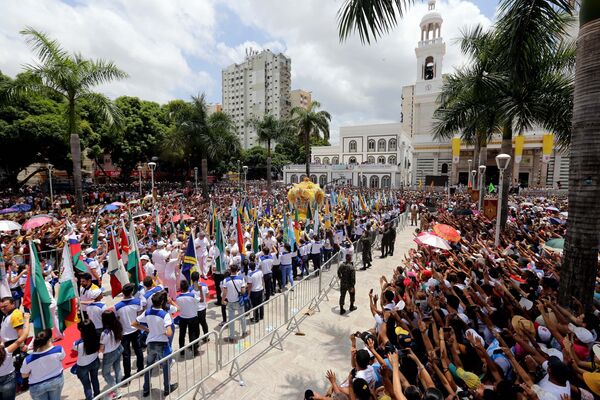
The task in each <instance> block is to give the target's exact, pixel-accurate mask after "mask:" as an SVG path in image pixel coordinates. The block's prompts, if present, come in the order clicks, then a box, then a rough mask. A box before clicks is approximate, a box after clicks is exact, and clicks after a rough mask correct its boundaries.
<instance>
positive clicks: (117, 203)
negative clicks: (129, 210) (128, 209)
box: [109, 201, 125, 207]
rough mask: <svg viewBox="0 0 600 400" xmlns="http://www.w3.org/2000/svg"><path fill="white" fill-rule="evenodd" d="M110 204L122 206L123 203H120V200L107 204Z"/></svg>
mask: <svg viewBox="0 0 600 400" xmlns="http://www.w3.org/2000/svg"><path fill="white" fill-rule="evenodd" d="M109 205H110V206H117V207H123V206H124V205H125V204H124V203H121V202H120V201H113V202H112V203H110V204H109Z"/></svg>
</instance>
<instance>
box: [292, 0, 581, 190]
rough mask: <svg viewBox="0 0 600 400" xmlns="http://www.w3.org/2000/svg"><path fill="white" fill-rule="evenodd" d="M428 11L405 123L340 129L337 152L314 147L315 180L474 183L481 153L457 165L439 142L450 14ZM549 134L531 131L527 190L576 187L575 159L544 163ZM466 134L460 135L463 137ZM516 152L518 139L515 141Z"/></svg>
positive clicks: (550, 158) (525, 162)
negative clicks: (437, 118) (435, 130)
mask: <svg viewBox="0 0 600 400" xmlns="http://www.w3.org/2000/svg"><path fill="white" fill-rule="evenodd" d="M428 8H429V9H428V12H427V14H425V15H424V16H423V18H422V19H421V22H420V24H419V25H420V26H419V28H420V32H421V40H420V41H419V42H418V43H417V47H416V48H415V55H416V81H415V83H414V84H413V85H409V86H404V87H403V88H402V112H401V115H400V122H395V123H388V124H375V125H363V126H345V127H341V128H340V141H339V144H338V145H334V146H317V147H313V148H312V158H311V159H312V166H311V177H310V178H311V179H312V180H313V181H314V182H318V183H319V184H321V185H322V186H323V185H324V184H326V183H330V182H333V183H335V182H341V183H347V184H350V183H351V184H353V185H359V184H360V183H362V185H363V186H365V187H372V188H389V187H392V188H394V187H396V188H397V187H404V186H410V185H416V184H418V183H420V182H423V183H425V184H429V183H430V182H432V181H433V182H434V184H435V185H445V184H446V183H447V182H450V184H451V185H456V184H459V183H461V184H464V185H466V184H467V181H468V176H469V170H470V169H471V170H473V169H476V168H477V166H476V163H475V162H473V163H469V160H475V158H476V157H475V152H474V148H473V146H471V145H467V144H466V143H462V144H461V148H460V155H459V157H458V160H456V158H455V159H454V161H457V162H456V163H455V164H454V165H453V156H452V146H451V141H450V140H445V141H438V140H436V139H434V138H433V135H432V132H431V131H432V126H433V114H434V112H435V110H436V109H437V107H438V105H439V102H438V97H439V95H440V93H441V91H442V86H443V83H444V76H443V74H442V67H443V61H444V56H445V54H446V43H445V41H444V39H443V36H442V25H443V22H444V20H443V18H442V15H441V14H440V13H439V12H438V11H437V10H436V0H429V1H428ZM547 133H548V132H544V131H543V130H541V129H534V130H531V131H528V132H525V133H524V135H523V136H524V143H523V151H522V157H520V162H518V163H515V162H514V159H515V157H514V154H511V156H513V157H512V160H511V168H513V182H514V183H515V184H516V183H517V182H518V183H520V184H521V186H522V187H551V188H552V187H557V186H558V183H560V184H561V185H562V187H563V188H566V187H567V185H568V176H569V175H568V169H569V157H568V152H567V153H562V152H560V151H559V150H558V149H556V146H552V150H551V153H550V154H546V156H544V157H543V150H542V148H543V147H542V144H543V140H544V139H543V138H544V135H545V134H547ZM457 136H459V132H457ZM500 145H501V138H500V135H498V136H497V137H494V138H493V140H492V141H491V142H490V143H488V149H487V160H486V167H487V169H486V181H487V182H490V181H492V182H497V181H498V169H497V167H496V162H495V157H496V155H498V154H499V153H500ZM513 148H514V139H513ZM304 170H305V168H304V165H288V166H286V167H284V170H283V175H284V181H285V183H288V184H289V183H296V182H298V181H301V180H302V179H303V178H304V177H305V175H304Z"/></svg>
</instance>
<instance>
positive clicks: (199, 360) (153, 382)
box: [94, 331, 219, 400]
mask: <svg viewBox="0 0 600 400" xmlns="http://www.w3.org/2000/svg"><path fill="white" fill-rule="evenodd" d="M206 340H208V342H206V343H204V342H205V341H206ZM195 345H198V346H199V354H198V355H197V356H195V357H194V356H193V355H192V354H193V352H192V348H193V346H195ZM182 351H183V352H185V358H184V359H183V360H182V359H181V358H180V354H181V352H182ZM218 355H219V341H218V337H217V333H216V332H214V331H211V332H208V333H207V334H205V335H203V336H201V337H199V338H198V339H196V340H194V341H193V342H191V343H188V344H187V345H185V346H184V347H182V348H180V349H177V350H173V352H172V353H171V354H169V355H168V356H166V357H163V358H162V359H160V360H159V361H157V362H155V363H154V364H152V365H149V366H147V367H146V368H144V369H143V370H141V371H140V372H138V373H136V374H134V375H132V376H130V377H129V378H127V379H125V380H123V381H121V382H120V383H118V384H116V385H115V386H113V387H111V388H108V389H106V390H105V391H103V392H102V393H100V394H99V395H98V396H96V397H94V400H104V399H106V398H108V396H109V394H110V393H111V392H114V391H116V390H118V391H119V392H120V393H121V394H122V395H123V397H124V398H142V394H143V384H144V375H145V374H146V373H147V372H148V373H150V387H151V396H150V398H151V399H156V398H160V399H163V398H167V399H179V398H181V397H183V396H185V395H187V394H189V393H191V392H192V391H194V394H193V397H194V398H195V397H196V395H197V394H198V393H200V394H201V395H202V398H204V397H205V394H206V393H205V389H204V383H205V382H206V380H207V379H209V378H210V377H212V376H213V375H214V374H215V373H217V372H218V371H219V360H218ZM165 363H168V364H170V368H169V369H170V371H169V373H170V378H169V383H170V384H173V383H177V384H178V385H179V386H178V388H177V389H176V390H174V391H173V392H172V393H169V394H168V395H167V396H164V395H163V389H164V387H163V386H164V385H163V373H162V368H163V365H164V364H165ZM156 370H158V375H157V376H154V375H156V372H157V371H156ZM152 389H154V392H152ZM157 390H158V391H159V392H158V395H156V394H157V393H155V392H156V391H157Z"/></svg>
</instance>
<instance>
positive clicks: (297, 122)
mask: <svg viewBox="0 0 600 400" xmlns="http://www.w3.org/2000/svg"><path fill="white" fill-rule="evenodd" d="M320 107H321V103H319V102H318V101H314V100H313V101H312V102H311V103H310V104H309V106H308V107H307V108H304V107H295V108H294V109H292V116H291V123H292V125H293V126H294V128H295V130H296V132H297V133H298V136H299V137H300V139H301V140H302V141H303V143H304V149H305V151H306V154H305V157H306V158H305V163H306V176H310V140H311V137H320V136H321V135H323V137H324V138H325V139H329V122H330V121H331V114H329V113H328V112H327V111H324V110H320V111H318V109H319V108H320Z"/></svg>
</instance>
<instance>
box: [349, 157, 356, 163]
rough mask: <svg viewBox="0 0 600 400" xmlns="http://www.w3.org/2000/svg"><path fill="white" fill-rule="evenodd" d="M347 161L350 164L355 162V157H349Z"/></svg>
mask: <svg viewBox="0 0 600 400" xmlns="http://www.w3.org/2000/svg"><path fill="white" fill-rule="evenodd" d="M348 162H349V163H350V164H356V157H350V159H349V160H348Z"/></svg>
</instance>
